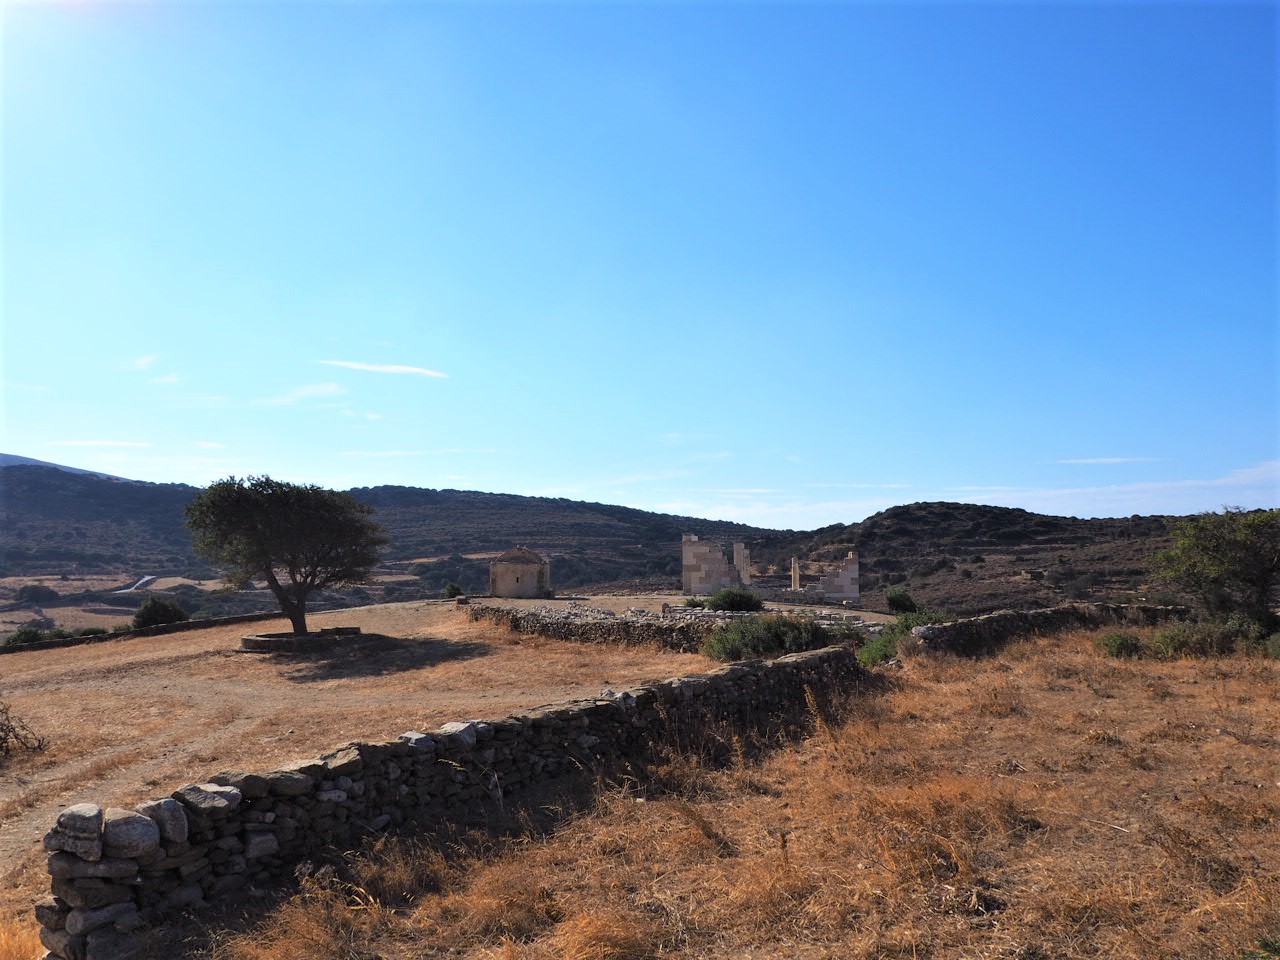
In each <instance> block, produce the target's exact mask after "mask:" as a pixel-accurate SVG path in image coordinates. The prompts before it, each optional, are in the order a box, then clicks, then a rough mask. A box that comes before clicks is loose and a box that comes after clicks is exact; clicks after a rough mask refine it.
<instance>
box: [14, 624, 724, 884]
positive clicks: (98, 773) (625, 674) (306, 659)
mask: <svg viewBox="0 0 1280 960" xmlns="http://www.w3.org/2000/svg"><path fill="white" fill-rule="evenodd" d="M312 619H313V620H314V626H316V627H321V626H335V625H338V624H342V625H351V626H359V627H360V628H361V629H362V630H363V632H364V633H363V635H362V636H361V637H360V638H356V639H349V640H335V641H334V642H332V643H331V644H329V645H328V646H327V648H326V649H324V650H322V651H318V652H313V653H308V654H297V655H263V654H251V653H245V652H242V651H240V650H239V640H240V637H241V636H242V635H243V634H244V633H245V632H247V631H248V630H250V629H252V630H253V631H254V632H272V631H283V630H287V629H288V625H287V622H285V621H283V620H281V621H278V622H277V621H270V622H265V623H257V624H253V625H252V626H251V627H249V626H245V625H241V626H230V627H215V628H210V629H208V630H193V631H190V632H187V633H178V634H171V635H168V636H160V637H149V638H139V639H136V640H123V641H112V642H106V643H98V644H89V645H85V646H80V647H69V648H65V649H61V650H48V651H31V652H29V653H19V654H10V655H7V656H5V657H3V658H0V699H3V700H4V701H6V702H7V703H8V704H9V705H10V706H11V707H12V709H13V712H14V714H15V715H16V716H19V717H22V718H23V719H25V720H26V721H27V722H28V723H30V724H31V726H32V727H33V728H34V729H35V730H36V731H37V732H39V733H41V734H43V735H44V736H46V737H47V738H48V739H49V747H48V749H47V750H45V751H43V752H41V753H33V754H23V755H21V756H19V755H17V754H15V755H14V757H13V758H12V759H11V760H10V761H9V764H8V765H7V766H6V767H5V768H4V769H3V770H0V864H3V865H4V866H3V867H0V875H3V878H4V879H6V880H7V881H8V882H7V884H6V886H7V887H8V890H7V891H6V893H5V894H4V896H3V898H0V904H4V905H8V906H10V907H13V908H21V907H23V906H29V905H30V903H31V901H32V899H33V895H38V890H39V888H40V887H41V886H43V884H44V883H45V882H46V878H45V877H44V876H43V875H42V871H43V865H42V858H41V857H40V851H39V848H38V844H39V841H40V838H41V837H42V836H43V834H44V833H45V831H46V830H48V828H49V826H50V824H51V823H52V822H53V820H54V818H55V817H56V816H57V813H58V812H59V811H60V810H61V809H62V808H64V807H66V806H67V805H69V804H72V803H78V802H81V801H94V802H99V803H105V802H110V803H112V804H113V805H118V806H122V805H128V804H132V803H134V802H136V801H138V800H141V799H147V798H151V797H158V796H164V795H167V794H168V793H169V792H170V791H172V790H174V789H176V788H177V787H179V786H181V785H182V784H184V783H189V782H191V781H193V780H200V779H203V778H205V777H208V776H211V775H212V774H214V773H216V772H218V771H219V770H228V769H250V770H265V769H270V768H272V767H273V766H276V765H279V764H281V763H284V762H287V761H289V760H293V759H302V758H309V757H314V756H317V755H319V754H320V753H323V752H325V751H327V750H329V749H332V748H333V747H335V746H337V745H339V744H341V743H344V742H347V741H350V740H355V739H390V738H394V737H395V736H396V735H397V734H399V733H401V732H403V731H405V730H409V729H417V730H431V729H434V728H435V727H438V726H439V725H440V724H442V723H445V722H447V721H449V720H459V719H467V718H499V717H503V716H506V715H508V714H511V713H513V712H518V711H520V710H523V709H527V708H529V707H533V706H537V705H540V704H546V703H555V702H559V701H563V700H570V699H576V698H581V697H587V696H594V695H595V694H597V693H599V692H600V690H601V689H602V688H604V687H620V686H626V685H628V684H634V683H638V682H642V681H645V680H652V679H661V678H666V677H672V676H678V675H680V674H685V673H693V672H698V671H701V670H705V669H707V667H708V666H709V663H708V661H706V660H704V659H703V658H702V657H699V656H696V655H689V654H674V653H670V652H666V651H659V650H654V649H648V648H619V647H598V646H587V645H582V644H570V643H558V642H555V641H548V640H542V639H539V638H531V637H527V636H516V635H513V634H509V633H507V632H505V631H502V630H498V629H497V628H495V627H494V626H492V625H491V624H474V623H471V622H470V621H468V620H467V619H466V617H465V613H464V611H462V610H460V609H458V608H455V607H453V606H452V605H447V604H438V603H407V604H392V605H386V606H380V607H366V608H360V609H355V610H347V611H340V612H335V613H328V614H318V615H316V616H314V617H313V618H312Z"/></svg>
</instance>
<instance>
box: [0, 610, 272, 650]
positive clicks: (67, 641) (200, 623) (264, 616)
mask: <svg viewBox="0 0 1280 960" xmlns="http://www.w3.org/2000/svg"><path fill="white" fill-rule="evenodd" d="M283 616H284V614H282V613H281V612H280V611H279V610H277V611H275V612H274V613H242V614H239V615H237V616H234V617H209V618H208V619H205V620H180V621H178V622H177V623H162V624H160V625H158V626H155V627H140V628H138V629H136V630H117V631H115V632H113V633H96V634H92V635H90V636H87V637H64V638H63V639H61V640H37V641H36V642H35V643H8V644H4V645H3V646H0V654H6V653H25V652H26V651H28V650H57V649H59V648H61V647H78V646H80V645H81V644H85V643H105V642H108V641H111V640H132V639H133V638H134V637H155V636H159V635H160V634H162V633H181V632H182V631H184V630H204V629H205V628H206V627H224V626H229V625H233V624H237V623H257V622H259V621H262V620H279V619H280V618H281V617H283Z"/></svg>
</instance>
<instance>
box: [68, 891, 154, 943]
mask: <svg viewBox="0 0 1280 960" xmlns="http://www.w3.org/2000/svg"><path fill="white" fill-rule="evenodd" d="M137 912H138V907H137V904H135V903H134V902H133V901H132V900H130V901H126V902H124V903H113V904H109V905H108V906H105V907H95V908H93V909H89V910H85V909H80V908H76V909H74V910H72V911H71V912H70V913H69V914H67V924H66V929H67V932H68V933H70V934H71V935H72V936H79V935H80V934H82V933H88V932H89V931H90V930H97V929H98V928H99V927H106V926H110V925H111V924H113V923H115V922H116V921H117V920H123V919H125V918H127V917H130V916H135V915H136V914H137Z"/></svg>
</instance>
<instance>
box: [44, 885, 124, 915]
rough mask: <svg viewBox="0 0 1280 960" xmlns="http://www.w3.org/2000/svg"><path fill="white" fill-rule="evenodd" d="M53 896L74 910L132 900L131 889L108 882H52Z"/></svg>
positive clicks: (92, 908)
mask: <svg viewBox="0 0 1280 960" xmlns="http://www.w3.org/2000/svg"><path fill="white" fill-rule="evenodd" d="M49 886H50V888H51V889H52V890H53V895H54V896H55V897H57V898H58V899H59V900H62V901H63V902H64V903H66V904H67V905H68V906H70V907H72V908H73V909H76V910H96V909H97V908H98V907H105V906H109V905H110V904H113V903H124V902H125V901H126V900H132V899H133V889H132V888H131V887H126V886H124V885H122V884H118V883H111V882H110V881H108V880H96V879H86V880H52V881H50V883H49Z"/></svg>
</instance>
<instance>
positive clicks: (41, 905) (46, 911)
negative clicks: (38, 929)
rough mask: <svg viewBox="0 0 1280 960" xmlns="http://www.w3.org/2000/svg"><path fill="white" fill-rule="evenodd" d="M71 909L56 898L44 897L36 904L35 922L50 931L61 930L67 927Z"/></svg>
mask: <svg viewBox="0 0 1280 960" xmlns="http://www.w3.org/2000/svg"><path fill="white" fill-rule="evenodd" d="M70 912H71V907H70V906H68V905H67V904H66V903H65V902H64V901H62V900H59V899H58V898H57V897H45V898H44V899H43V900H40V901H38V902H37V903H36V906H35V913H36V922H37V923H38V924H40V926H42V927H48V928H49V929H50V930H61V929H63V928H64V927H66V925H67V914H68V913H70Z"/></svg>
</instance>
